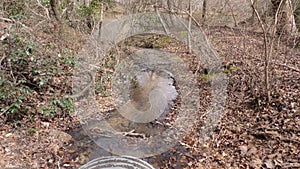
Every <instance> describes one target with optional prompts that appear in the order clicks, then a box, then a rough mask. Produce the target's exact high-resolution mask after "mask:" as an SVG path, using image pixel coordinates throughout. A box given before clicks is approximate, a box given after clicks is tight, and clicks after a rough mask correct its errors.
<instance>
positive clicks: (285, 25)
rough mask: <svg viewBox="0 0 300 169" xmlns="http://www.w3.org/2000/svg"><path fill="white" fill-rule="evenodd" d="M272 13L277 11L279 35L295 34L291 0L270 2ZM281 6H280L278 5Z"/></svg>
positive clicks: (272, 0) (273, 0)
mask: <svg viewBox="0 0 300 169" xmlns="http://www.w3.org/2000/svg"><path fill="white" fill-rule="evenodd" d="M271 2H272V5H273V13H275V12H276V11H278V23H279V24H278V28H277V30H278V32H277V33H279V34H282V33H287V34H292V33H295V32H297V28H296V22H295V17H294V9H293V4H292V1H291V0H271ZM280 4H281V5H280Z"/></svg>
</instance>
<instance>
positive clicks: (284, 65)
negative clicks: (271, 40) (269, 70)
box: [273, 62, 300, 73]
mask: <svg viewBox="0 0 300 169" xmlns="http://www.w3.org/2000/svg"><path fill="white" fill-rule="evenodd" d="M273 63H274V64H275V65H279V66H283V67H286V68H289V69H291V70H293V71H296V72H299V73H300V69H297V68H295V67H291V66H289V65H286V64H282V63H276V62H273Z"/></svg>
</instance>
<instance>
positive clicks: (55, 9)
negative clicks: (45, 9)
mask: <svg viewBox="0 0 300 169" xmlns="http://www.w3.org/2000/svg"><path fill="white" fill-rule="evenodd" d="M50 7H51V11H52V12H53V15H54V17H55V19H56V21H57V22H58V23H59V24H61V19H60V16H59V13H58V11H57V5H56V1H55V0H50Z"/></svg>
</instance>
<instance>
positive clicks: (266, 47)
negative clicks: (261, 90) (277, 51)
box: [250, 0, 277, 103]
mask: <svg viewBox="0 0 300 169" xmlns="http://www.w3.org/2000/svg"><path fill="white" fill-rule="evenodd" d="M250 2H251V7H252V9H253V11H254V13H255V15H256V17H257V19H258V21H259V24H260V26H261V29H262V31H263V34H264V75H265V79H264V80H265V93H266V95H267V101H268V103H269V102H270V101H271V89H270V77H269V76H270V75H269V64H270V54H272V50H273V45H274V44H273V43H271V44H269V43H268V36H267V34H268V32H267V29H266V27H265V24H264V23H263V21H262V19H261V17H260V15H259V13H258V11H257V8H256V6H255V4H254V0H250ZM275 18H276V17H275ZM276 24H277V22H276V20H275V25H274V27H273V30H274V29H276ZM271 38H272V40H271V41H272V42H274V41H273V39H274V36H272V37H271ZM269 45H270V46H269Z"/></svg>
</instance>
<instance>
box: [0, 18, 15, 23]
mask: <svg viewBox="0 0 300 169" xmlns="http://www.w3.org/2000/svg"><path fill="white" fill-rule="evenodd" d="M0 20H3V21H5V22H14V21H13V20H11V19H9V18H3V17H0Z"/></svg>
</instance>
